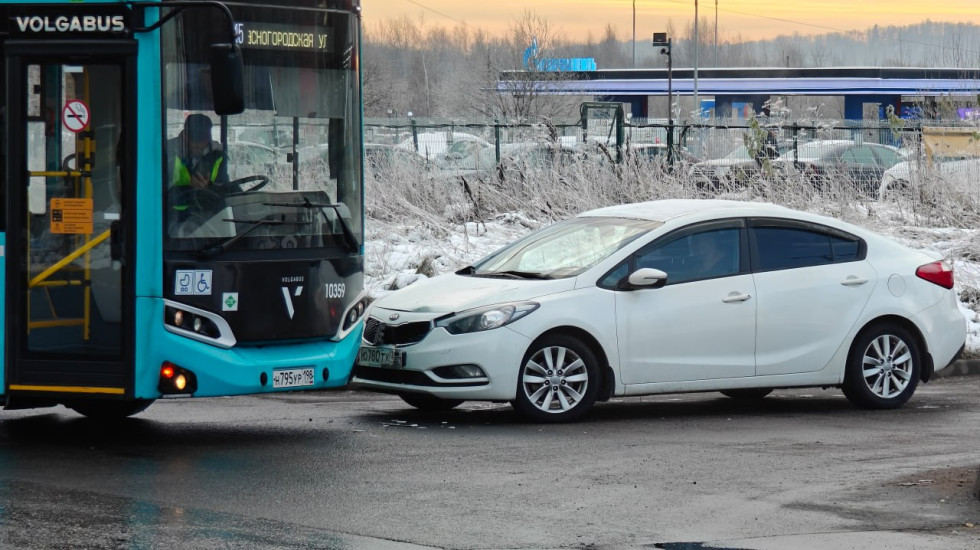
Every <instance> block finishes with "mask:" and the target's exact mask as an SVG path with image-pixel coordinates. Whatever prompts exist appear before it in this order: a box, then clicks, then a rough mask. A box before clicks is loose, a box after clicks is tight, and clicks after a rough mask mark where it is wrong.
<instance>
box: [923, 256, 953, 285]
mask: <svg viewBox="0 0 980 550" xmlns="http://www.w3.org/2000/svg"><path fill="white" fill-rule="evenodd" d="M915 276H916V277H918V278H920V279H925V280H926V281H929V282H930V283H932V284H935V285H939V286H941V287H943V288H953V266H951V265H949V264H948V263H946V262H945V261H943V260H938V261H935V262H932V263H931V264H925V265H920V266H919V268H918V269H916V270H915Z"/></svg>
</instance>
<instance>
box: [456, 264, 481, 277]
mask: <svg viewBox="0 0 980 550" xmlns="http://www.w3.org/2000/svg"><path fill="white" fill-rule="evenodd" d="M474 273H476V268H475V267H473V266H471V265H468V266H466V267H464V268H463V269H460V270H459V271H457V272H456V274H457V275H472V274H474Z"/></svg>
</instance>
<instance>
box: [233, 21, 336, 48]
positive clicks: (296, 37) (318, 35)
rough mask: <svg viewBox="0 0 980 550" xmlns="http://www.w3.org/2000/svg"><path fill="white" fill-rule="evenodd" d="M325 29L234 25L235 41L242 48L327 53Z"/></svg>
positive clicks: (259, 24)
mask: <svg viewBox="0 0 980 550" xmlns="http://www.w3.org/2000/svg"><path fill="white" fill-rule="evenodd" d="M324 30H326V29H321V28H312V27H296V26H291V25H279V24H275V23H251V22H250V23H235V34H236V39H237V41H238V43H239V44H241V45H242V47H243V48H259V49H266V50H303V51H315V52H329V51H331V50H332V49H333V48H332V46H333V45H332V43H331V40H330V39H331V37H330V35H329V34H328V33H327V32H322V31H324Z"/></svg>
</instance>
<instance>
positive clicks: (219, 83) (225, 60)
mask: <svg viewBox="0 0 980 550" xmlns="http://www.w3.org/2000/svg"><path fill="white" fill-rule="evenodd" d="M244 72H245V68H244V65H243V64H242V51H241V50H240V49H239V48H238V47H237V46H235V45H234V44H211V97H212V98H213V99H214V112H215V113H217V114H218V115H220V116H224V115H237V114H239V113H241V112H242V111H244V110H245V87H244Z"/></svg>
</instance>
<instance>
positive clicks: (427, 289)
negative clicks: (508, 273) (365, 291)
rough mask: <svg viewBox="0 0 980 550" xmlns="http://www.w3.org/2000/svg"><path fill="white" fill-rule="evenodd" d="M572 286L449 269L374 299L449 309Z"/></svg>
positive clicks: (381, 303) (402, 307)
mask: <svg viewBox="0 0 980 550" xmlns="http://www.w3.org/2000/svg"><path fill="white" fill-rule="evenodd" d="M573 288H575V278H574V277H570V278H567V279H556V280H551V281H549V280H535V279H509V278H508V279H498V278H487V277H473V276H465V275H456V274H455V273H450V274H447V275H440V276H438V277H433V278H431V279H426V280H423V281H419V282H417V283H415V284H413V285H411V286H408V287H405V288H403V289H401V290H396V291H395V292H392V293H391V294H389V295H387V296H384V297H382V298H380V299H379V300H377V301H376V302H374V304H373V305H374V306H376V307H379V308H384V309H390V310H396V311H412V312H420V313H421V312H432V313H451V312H455V311H463V310H466V309H470V308H474V307H480V306H484V305H490V304H500V303H504V302H514V301H522V300H531V299H534V298H537V297H540V296H544V295H547V294H554V293H556V292H565V291H567V290H572V289H573Z"/></svg>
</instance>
